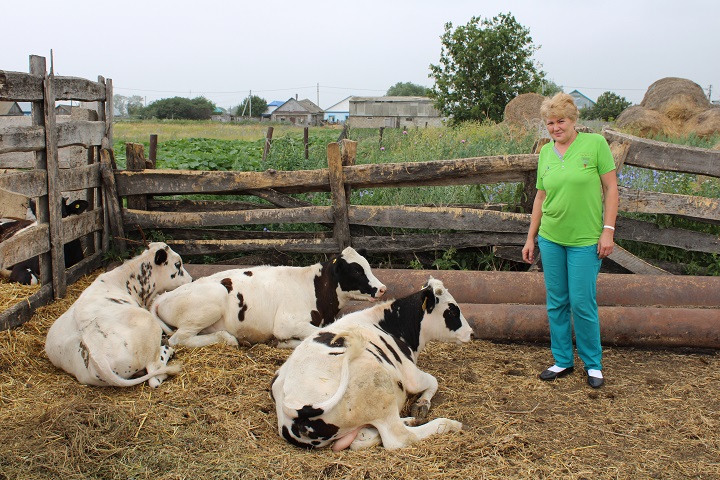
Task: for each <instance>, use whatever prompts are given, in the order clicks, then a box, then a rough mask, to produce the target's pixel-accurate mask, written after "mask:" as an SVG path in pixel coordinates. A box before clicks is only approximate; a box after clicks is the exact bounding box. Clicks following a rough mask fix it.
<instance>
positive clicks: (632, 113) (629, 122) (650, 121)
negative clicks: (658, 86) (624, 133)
mask: <svg viewBox="0 0 720 480" xmlns="http://www.w3.org/2000/svg"><path fill="white" fill-rule="evenodd" d="M616 124H617V126H618V127H619V128H622V129H625V130H628V131H631V132H632V133H634V134H636V135H637V136H639V137H652V136H654V135H657V134H659V133H665V134H668V133H669V132H668V130H672V129H673V126H672V122H670V120H669V119H668V118H667V117H666V116H665V115H663V114H662V113H660V112H657V111H655V110H650V109H648V108H644V107H641V106H639V105H635V106H633V107H630V108H626V109H625V110H623V112H622V113H621V114H620V115H619V116H618V118H617V121H616Z"/></svg>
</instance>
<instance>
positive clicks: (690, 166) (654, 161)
mask: <svg viewBox="0 0 720 480" xmlns="http://www.w3.org/2000/svg"><path fill="white" fill-rule="evenodd" d="M603 136H604V137H605V139H607V141H608V142H626V143H629V144H630V147H629V149H628V152H627V155H626V157H625V164H627V165H635V166H637V167H644V168H653V169H657V170H668V171H671V172H684V173H697V174H701V175H709V176H712V177H720V150H708V149H705V148H697V147H688V146H684V145H673V144H670V143H664V142H658V141H656V140H648V139H646V138H640V137H634V136H632V135H628V134H625V133H620V132H616V131H614V130H612V129H609V128H606V129H603Z"/></svg>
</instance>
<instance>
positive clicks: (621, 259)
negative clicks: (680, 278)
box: [608, 245, 670, 275]
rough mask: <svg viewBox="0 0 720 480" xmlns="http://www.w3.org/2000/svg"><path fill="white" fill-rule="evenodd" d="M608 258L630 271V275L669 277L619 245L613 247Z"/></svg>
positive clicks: (667, 273) (663, 271)
mask: <svg viewBox="0 0 720 480" xmlns="http://www.w3.org/2000/svg"><path fill="white" fill-rule="evenodd" d="M608 258H609V259H610V260H612V261H613V262H615V263H617V264H618V265H620V266H621V267H623V268H626V269H627V270H630V271H631V272H632V273H639V274H643V275H670V273H669V272H666V271H665V270H663V269H662V268H658V267H656V266H654V265H651V264H649V263H648V262H646V261H645V260H643V259H641V258H639V257H636V256H635V255H633V254H632V253H630V252H628V251H627V250H625V249H624V248H622V247H621V246H620V245H615V248H614V249H613V253H611V254H610V255H608Z"/></svg>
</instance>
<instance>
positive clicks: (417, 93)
mask: <svg viewBox="0 0 720 480" xmlns="http://www.w3.org/2000/svg"><path fill="white" fill-rule="evenodd" d="M427 92H428V88H427V87H423V86H422V85H418V84H416V83H411V82H398V83H396V84H395V85H393V86H392V87H390V88H388V91H387V93H386V94H385V95H387V96H388V97H424V96H426V95H427Z"/></svg>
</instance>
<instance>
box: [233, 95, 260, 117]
mask: <svg viewBox="0 0 720 480" xmlns="http://www.w3.org/2000/svg"><path fill="white" fill-rule="evenodd" d="M267 106H268V104H267V100H265V99H264V98H260V97H258V96H257V95H252V96H250V97H248V98H246V99H245V100H243V101H242V103H241V104H240V105H238V107H237V110H236V111H235V115H237V116H238V117H255V118H260V116H261V115H262V114H263V113H265V110H267Z"/></svg>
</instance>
